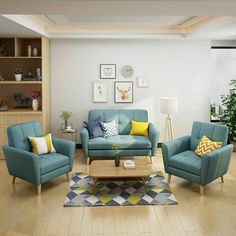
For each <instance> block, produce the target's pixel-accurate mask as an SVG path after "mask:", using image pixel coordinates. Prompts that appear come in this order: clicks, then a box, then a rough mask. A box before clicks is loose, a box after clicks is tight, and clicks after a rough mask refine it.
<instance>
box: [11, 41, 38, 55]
mask: <svg viewBox="0 0 236 236" xmlns="http://www.w3.org/2000/svg"><path fill="white" fill-rule="evenodd" d="M29 45H30V46H31V57H28V46H29ZM15 48H16V50H15V56H16V57H28V58H34V57H33V49H34V48H37V51H38V55H37V57H41V55H42V47H41V38H16V41H15Z"/></svg>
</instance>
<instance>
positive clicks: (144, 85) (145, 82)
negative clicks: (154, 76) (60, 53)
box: [137, 76, 150, 88]
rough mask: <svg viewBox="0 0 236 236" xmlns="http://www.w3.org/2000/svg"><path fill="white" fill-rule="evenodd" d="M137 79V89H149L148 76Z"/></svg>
mask: <svg viewBox="0 0 236 236" xmlns="http://www.w3.org/2000/svg"><path fill="white" fill-rule="evenodd" d="M137 78H138V87H139V88H149V81H150V79H149V76H138V77H137Z"/></svg>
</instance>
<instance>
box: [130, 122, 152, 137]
mask: <svg viewBox="0 0 236 236" xmlns="http://www.w3.org/2000/svg"><path fill="white" fill-rule="evenodd" d="M129 134H131V135H142V136H148V122H139V121H135V120H131V130H130V133H129Z"/></svg>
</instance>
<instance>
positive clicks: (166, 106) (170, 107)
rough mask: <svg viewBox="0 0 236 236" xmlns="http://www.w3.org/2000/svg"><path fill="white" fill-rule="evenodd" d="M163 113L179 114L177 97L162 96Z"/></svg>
mask: <svg viewBox="0 0 236 236" xmlns="http://www.w3.org/2000/svg"><path fill="white" fill-rule="evenodd" d="M161 113H163V114H177V99H176V98H171V97H162V98H161Z"/></svg>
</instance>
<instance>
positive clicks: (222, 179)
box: [220, 175, 224, 183]
mask: <svg viewBox="0 0 236 236" xmlns="http://www.w3.org/2000/svg"><path fill="white" fill-rule="evenodd" d="M220 178H221V183H224V176H223V175H222V176H220Z"/></svg>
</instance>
